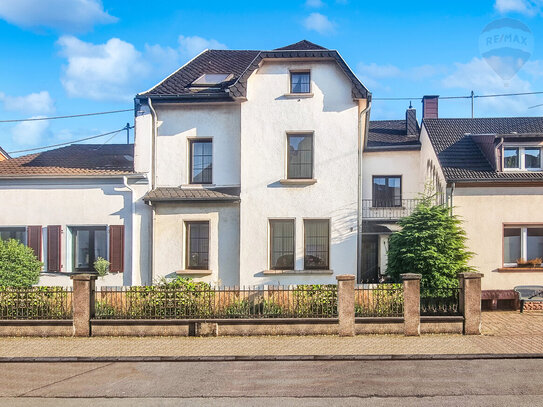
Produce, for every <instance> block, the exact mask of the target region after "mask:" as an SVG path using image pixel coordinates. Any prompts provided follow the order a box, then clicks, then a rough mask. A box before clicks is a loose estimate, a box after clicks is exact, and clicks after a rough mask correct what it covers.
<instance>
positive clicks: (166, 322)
mask: <svg viewBox="0 0 543 407" xmlns="http://www.w3.org/2000/svg"><path fill="white" fill-rule="evenodd" d="M192 323H193V324H194V322H192ZM189 330H190V322H189V321H188V320H177V319H158V320H157V319H93V320H91V336H189Z"/></svg>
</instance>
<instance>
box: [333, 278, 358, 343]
mask: <svg viewBox="0 0 543 407" xmlns="http://www.w3.org/2000/svg"><path fill="white" fill-rule="evenodd" d="M336 280H337V314H338V319H339V328H338V334H339V336H354V334H355V330H354V275H352V274H341V275H339V276H336Z"/></svg>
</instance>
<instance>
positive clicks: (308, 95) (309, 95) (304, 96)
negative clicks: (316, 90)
mask: <svg viewBox="0 0 543 407" xmlns="http://www.w3.org/2000/svg"><path fill="white" fill-rule="evenodd" d="M283 96H284V97H285V98H287V99H308V98H312V97H313V93H285V94H284V95H283Z"/></svg>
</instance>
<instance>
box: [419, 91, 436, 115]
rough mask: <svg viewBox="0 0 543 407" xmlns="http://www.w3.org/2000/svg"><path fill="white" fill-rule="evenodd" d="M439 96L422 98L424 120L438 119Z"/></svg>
mask: <svg viewBox="0 0 543 407" xmlns="http://www.w3.org/2000/svg"><path fill="white" fill-rule="evenodd" d="M438 100H439V96H438V95H430V96H423V97H422V118H423V119H437V118H438V111H439V110H438V104H437V102H438Z"/></svg>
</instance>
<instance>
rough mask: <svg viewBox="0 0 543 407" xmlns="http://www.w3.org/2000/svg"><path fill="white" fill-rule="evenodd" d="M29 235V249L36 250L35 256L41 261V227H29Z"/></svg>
mask: <svg viewBox="0 0 543 407" xmlns="http://www.w3.org/2000/svg"><path fill="white" fill-rule="evenodd" d="M27 233H28V238H27V241H28V247H30V248H31V249H32V250H34V255H35V256H36V257H37V258H38V260H39V261H41V226H29V227H28V228H27Z"/></svg>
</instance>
